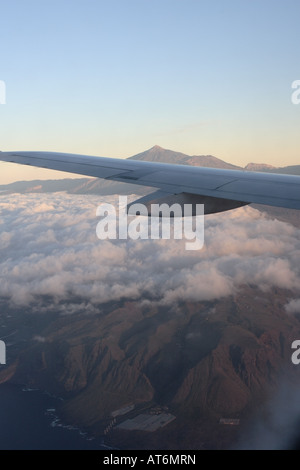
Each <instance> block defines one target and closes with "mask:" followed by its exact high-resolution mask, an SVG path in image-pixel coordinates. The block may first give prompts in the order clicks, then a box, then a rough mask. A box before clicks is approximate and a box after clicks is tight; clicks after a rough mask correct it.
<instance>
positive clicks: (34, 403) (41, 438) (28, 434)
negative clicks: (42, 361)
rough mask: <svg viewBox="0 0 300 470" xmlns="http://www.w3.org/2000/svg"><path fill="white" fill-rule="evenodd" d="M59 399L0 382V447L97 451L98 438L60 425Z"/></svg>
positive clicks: (98, 446)
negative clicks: (57, 412)
mask: <svg viewBox="0 0 300 470" xmlns="http://www.w3.org/2000/svg"><path fill="white" fill-rule="evenodd" d="M58 400H59V399H57V398H54V397H51V396H49V395H47V394H45V393H42V392H40V391H38V390H30V389H26V388H23V389H22V388H21V387H17V386H14V385H10V384H1V385H0V450H77V449H79V450H99V449H106V448H105V446H104V445H103V444H102V442H101V441H99V440H96V439H91V438H90V437H89V436H88V435H87V434H85V433H84V432H82V431H80V430H79V429H78V428H74V427H71V426H64V425H63V423H61V421H60V420H59V419H58V417H57V415H56V407H57V405H58V403H59V401H58Z"/></svg>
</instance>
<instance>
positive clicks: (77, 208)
mask: <svg viewBox="0 0 300 470" xmlns="http://www.w3.org/2000/svg"><path fill="white" fill-rule="evenodd" d="M132 199H134V198H132ZM102 202H109V203H112V202H115V203H117V197H115V196H106V197H102V198H100V197H99V196H78V195H68V194H65V193H55V194H39V195H33V194H27V195H9V196H1V197H0V262H1V271H0V296H5V297H8V298H9V299H10V300H11V302H13V303H15V304H19V305H28V304H30V303H31V302H33V301H35V300H36V299H37V298H38V297H39V296H51V297H52V298H53V299H54V300H55V301H57V302H60V301H62V300H68V301H70V300H71V299H72V298H74V296H75V297H77V298H80V299H82V302H83V303H81V304H80V305H81V307H80V308H81V309H83V310H84V309H86V310H89V311H93V306H94V305H95V304H99V303H104V302H108V301H111V300H114V301H115V300H120V299H124V298H128V299H139V300H143V301H144V302H148V301H149V300H151V301H155V302H158V303H160V304H162V305H174V304H176V303H177V302H179V301H182V300H190V301H204V300H212V299H218V298H221V297H223V296H228V295H230V294H232V293H234V292H236V290H237V289H239V287H240V286H242V285H245V284H250V285H255V286H258V287H259V288H260V289H262V290H263V291H267V290H268V289H270V288H272V287H274V286H275V287H280V288H285V289H290V290H291V291H292V292H295V298H299V287H300V230H299V229H297V228H295V227H293V226H291V225H289V224H286V223H283V222H280V221H277V220H269V219H267V218H266V217H265V216H264V215H263V214H261V213H260V212H258V211H257V210H255V209H253V208H251V207H246V208H240V209H238V210H235V211H230V212H227V213H223V214H219V215H213V216H207V217H206V219H205V245H204V248H203V249H202V250H201V251H192V252H188V251H186V250H185V240H137V241H133V240H105V241H100V240H98V238H97V236H96V227H97V223H98V222H99V218H97V217H96V209H97V206H98V205H99V204H100V203H102ZM296 292H298V295H296ZM292 297H293V296H292ZM291 301H293V299H292V298H291ZM298 302H299V301H298ZM289 305H290V306H288V307H287V309H289V310H290V311H293V309H294V304H293V303H290V304H289ZM295 305H296V306H297V307H298V304H297V303H296V304H295ZM77 308H78V305H77V304H76V303H74V305H73V307H72V305H69V312H68V313H73V311H74V312H75V311H76V310H77Z"/></svg>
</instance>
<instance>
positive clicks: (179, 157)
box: [0, 145, 300, 195]
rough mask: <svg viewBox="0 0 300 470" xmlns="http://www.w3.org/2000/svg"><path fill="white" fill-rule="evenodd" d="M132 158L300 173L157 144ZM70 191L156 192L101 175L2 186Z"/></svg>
mask: <svg viewBox="0 0 300 470" xmlns="http://www.w3.org/2000/svg"><path fill="white" fill-rule="evenodd" d="M129 160H142V161H148V162H162V163H170V164H178V165H191V166H202V167H209V168H222V169H229V170H245V171H264V172H271V173H285V174H292V175H300V165H295V166H286V167H281V168H276V167H274V166H271V165H267V164H265V163H248V165H246V166H245V168H242V167H240V166H236V165H232V164H231V163H227V162H225V161H223V160H220V159H219V158H216V157H214V156H212V155H193V156H190V155H185V154H184V153H180V152H174V151H173V150H167V149H164V148H161V147H159V146H158V145H155V146H154V147H152V148H151V149H149V150H146V151H145V152H142V153H139V154H137V155H134V156H133V157H130V158H129ZM57 191H67V192H68V193H71V194H99V195H108V194H115V193H119V194H132V193H134V194H145V193H146V192H152V191H153V188H149V191H147V190H146V189H145V187H139V186H137V185H132V184H125V183H114V182H112V181H105V180H100V179H97V178H77V179H71V178H70V179H62V180H46V181H42V180H34V181H22V182H16V183H11V184H8V185H2V186H0V192H1V193H12V192H17V193H28V192H33V193H44V192H57Z"/></svg>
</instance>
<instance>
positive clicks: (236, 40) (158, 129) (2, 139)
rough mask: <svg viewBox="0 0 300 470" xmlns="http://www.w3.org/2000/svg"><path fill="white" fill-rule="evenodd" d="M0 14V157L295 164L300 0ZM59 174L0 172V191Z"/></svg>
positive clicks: (119, 0) (125, 3)
mask: <svg viewBox="0 0 300 470" xmlns="http://www.w3.org/2000/svg"><path fill="white" fill-rule="evenodd" d="M0 6H1V30H0V58H1V61H0V81H2V82H4V83H5V86H6V89H5V104H0V150H2V151H11V150H19V151H20V150H43V151H58V152H59V151H61V152H70V153H78V154H86V155H99V156H107V157H120V158H125V157H129V156H132V155H135V154H137V153H139V152H142V151H144V150H146V149H148V148H151V147H153V146H154V145H160V146H161V147H164V148H169V149H171V150H175V151H180V152H183V153H186V154H189V155H214V156H216V157H218V158H221V159H222V160H225V161H228V162H230V163H233V164H238V165H241V166H245V165H246V164H247V163H249V162H264V163H268V164H271V165H274V166H285V165H293V164H294V165H295V164H300V145H299V125H300V105H296V104H293V103H292V100H291V96H292V93H293V89H292V83H293V82H294V81H295V80H300V67H299V59H298V57H299V53H298V45H299V40H300V29H299V17H300V2H299V0H285V1H283V0H251V1H249V0H227V1H226V2H225V1H224V0H151V1H150V0H84V1H83V0H59V1H58V0H51V1H48V0H43V1H42V2H41V1H39V0H10V1H9V2H6V1H4V0H0ZM0 92H1V90H0ZM2 92H3V90H2ZM0 101H1V100H0ZM58 176H60V177H65V176H66V175H65V174H60V173H56V172H50V171H46V170H40V169H30V168H29V169H28V168H24V167H19V166H17V165H13V164H4V163H1V167H0V184H6V183H9V182H11V181H17V180H23V179H37V178H43V179H50V178H53V177H58Z"/></svg>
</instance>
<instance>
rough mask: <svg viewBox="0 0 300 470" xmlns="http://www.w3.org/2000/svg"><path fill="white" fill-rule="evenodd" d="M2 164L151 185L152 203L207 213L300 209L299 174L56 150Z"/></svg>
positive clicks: (19, 155) (7, 155) (5, 157)
mask: <svg viewBox="0 0 300 470" xmlns="http://www.w3.org/2000/svg"><path fill="white" fill-rule="evenodd" d="M0 161H4V162H12V163H18V164H21V165H29V166H34V167H40V168H48V169H51V170H58V171H64V172H69V173H76V174H79V175H85V176H91V177H97V178H103V179H107V180H111V181H120V182H123V183H131V184H137V185H142V186H147V187H149V186H150V187H153V188H155V189H156V191H155V192H154V194H153V197H152V201H155V202H158V201H159V202H165V201H168V202H169V203H174V202H179V203H180V204H184V203H192V204H196V203H198V204H204V205H205V213H214V212H222V211H224V210H229V209H233V208H235V207H240V206H242V205H245V204H250V203H256V204H266V205H271V206H277V207H286V208H290V209H300V176H294V175H280V174H274V173H256V172H248V171H239V170H223V169H216V168H203V167H195V166H193V167H191V166H187V165H173V164H167V163H157V162H145V161H138V160H122V159H118V158H105V157H91V156H86V155H74V154H67V153H55V152H0ZM140 202H142V200H140ZM146 202H147V203H148V204H150V202H151V197H150V198H149V197H147V200H146Z"/></svg>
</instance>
